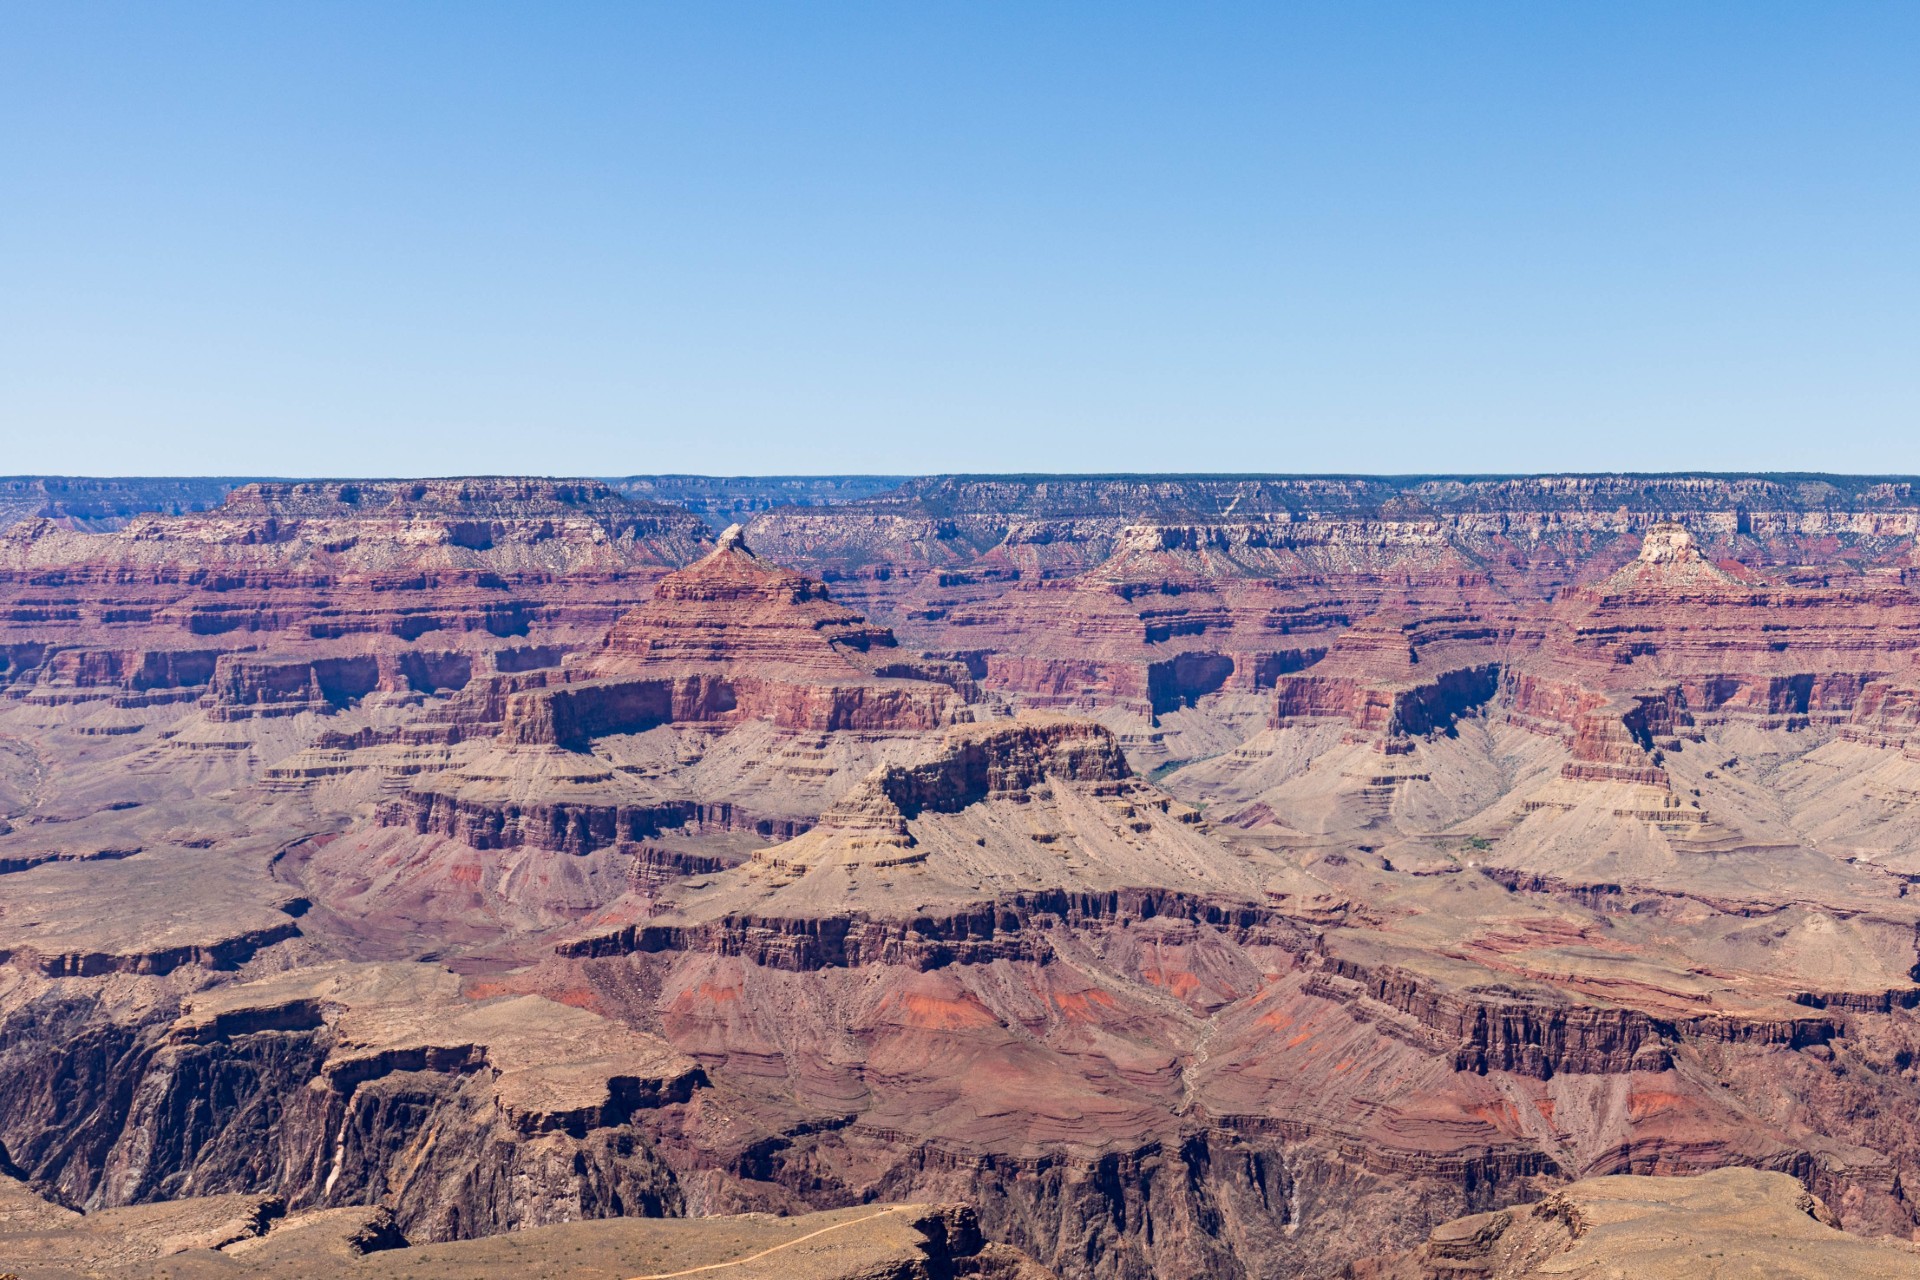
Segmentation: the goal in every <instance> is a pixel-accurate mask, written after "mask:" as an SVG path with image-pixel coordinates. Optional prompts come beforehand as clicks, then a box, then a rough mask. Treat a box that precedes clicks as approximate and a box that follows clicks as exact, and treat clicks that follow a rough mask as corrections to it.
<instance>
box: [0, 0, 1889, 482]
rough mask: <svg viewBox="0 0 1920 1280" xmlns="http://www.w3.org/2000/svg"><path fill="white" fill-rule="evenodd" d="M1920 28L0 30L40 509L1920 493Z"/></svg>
mask: <svg viewBox="0 0 1920 1280" xmlns="http://www.w3.org/2000/svg"><path fill="white" fill-rule="evenodd" d="M1917 67H1920V5H1915V4H1911V3H1902V4H1871V3H1862V4H1815V3H1793V4H1782V3H1766V2H1764V0H1746V2H1743V3H1727V4H1716V3H1706V2H1695V3H1685V4H1673V3H1658V4H1642V3H1633V2H1630V0H1629V2H1610V3H1578V2H1574V3H1554V4H1538V3H1515V4H1472V3H1446V4H1440V3H1420V4H1367V3H1338V4H1335V3H1328V4H1278V3H1262V4H1244V5H1243V4H1205V3H1183V4H1164V5H1141V4H1125V3H1103V4H1073V3H1049V4H1044V5H1032V4H1011V3H1005V4H1003V3H970V4H957V3H956V4H941V3H926V4H920V3H911V4H905V3H896V4H887V5H880V4H874V5H860V4H834V3H818V4H815V3H808V4H784V5H740V4H730V3H699V4H684V3H681V4H672V5H643V4H626V3H621V4H593V3H571V4H550V3H541V4H535V3H528V4H515V5H504V4H487V3H475V2H470V0H466V2H462V3H425V2H417V3H408V4H403V5H389V4H364V5H362V4H349V3H325V4H313V3H304V4H275V3H262V2H257V0H254V2H248V3H233V4H223V3H181V4H151V3H142V4H126V5H122V4H104V3H75V2H73V0H58V2H54V3H43V2H41V0H14V2H13V3H9V4H7V5H5V6H0V472H5V473H21V472H64V473H84V474H132V473H140V474H205V473H226V474H329V475H377V474H446V473H472V472H543V473H557V474H598V475H609V474H624V473H632V472H651V471H701V472H715V473H740V472H848V471H877V472H922V471H1035V470H1081V471H1089V470H1097V471H1114V470H1168V471H1203V470H1204V471H1249V470H1251V471H1317V470H1338V471H1367V472H1412V471H1422V472H1444V471H1477V472H1486V471H1533V470H1560V469H1581V470H1597V469H1634V470H1672V469H1684V468H1712V469H1718V470H1735V469H1801V470H1836V471H1874V472H1920V72H1916V68H1917Z"/></svg>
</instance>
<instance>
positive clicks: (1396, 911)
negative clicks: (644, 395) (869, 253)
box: [0, 476, 1920, 1280]
mask: <svg viewBox="0 0 1920 1280" xmlns="http://www.w3.org/2000/svg"><path fill="white" fill-rule="evenodd" d="M1913 484H1914V482H1913V481H1912V480H1909V479H1905V478H1886V479H1850V478H1845V477H1766V476H1751V477H1727V476H1680V477H1668V476H1654V477H1636V476H1583V477H1532V478H1512V479H1485V478H1457V479H1450V478H1444V477H1441V478H1421V479H1413V480H1375V479H1367V478H1321V479H1315V478H1285V477H1198V478H1195V477H1150V476H1147V477H1128V476H1111V477H998V478H995V477H984V478H982V477H934V478H926V479H911V480H905V481H901V482H899V483H891V482H884V481H881V480H876V479H873V478H861V477H818V478H807V479H805V480H797V479H780V478H773V479H760V480H743V481H726V480H714V479H706V478H700V477H628V478H626V479H624V480H620V481H613V482H604V481H591V480H525V479H513V478H470V479H450V480H422V481H409V480H396V481H325V482H322V481H299V482H242V481H237V480H232V481H222V480H205V481H77V480H76V481H65V480H58V479H48V478H31V479H22V480H15V481H0V521H7V522H10V523H7V524H6V526H5V528H4V529H0V1066H3V1067H4V1069H5V1072H6V1079H7V1081H8V1083H9V1088H8V1089H7V1090H5V1091H0V1144H4V1158H0V1262H3V1263H4V1265H6V1266H15V1269H16V1270H20V1271H21V1273H22V1274H23V1275H28V1274H46V1275H49V1276H54V1275H59V1276H78V1275H100V1276H125V1277H129V1278H131V1277H134V1276H158V1275H161V1274H168V1275H176V1276H183V1277H184V1276H187V1275H208V1276H216V1275H228V1274H232V1275H247V1274H258V1275H296V1274H311V1273H312V1272H313V1270H314V1269H315V1268H316V1267H320V1268H326V1269H330V1270H334V1271H338V1272H339V1273H340V1274H348V1275H352V1274H365V1275H368V1276H376V1275H390V1274H417V1275H420V1276H423V1277H424V1276H430V1275H443V1274H444V1275H448V1276H452V1275H456V1274H457V1275H462V1276H465V1275H472V1274H476V1273H478V1274H486V1273H488V1272H490V1271H491V1272H497V1273H498V1274H503V1275H505V1274H524V1273H530V1271H540V1270H541V1269H542V1268H549V1269H550V1268H553V1267H557V1266H559V1265H562V1264H563V1263H564V1264H565V1265H574V1264H576V1263H578V1264H579V1265H583V1266H593V1267H599V1268H602V1271H596V1272H594V1273H593V1274H607V1275H613V1276H623V1277H624V1276H637V1275H644V1274H664V1273H670V1272H674V1271H679V1270H686V1269H688V1268H697V1267H713V1266H716V1265H718V1266H719V1269H717V1270H712V1271H707V1272H699V1273H698V1274H711V1275H716V1276H727V1275H738V1276H750V1275H762V1274H764V1275H769V1276H772V1275H799V1276H817V1277H819V1278H820V1280H828V1278H829V1277H838V1276H848V1277H852V1276H863V1277H864V1276H868V1275H874V1274H887V1275H908V1276H921V1277H927V1278H928V1280H932V1278H934V1277H945V1276H961V1275H970V1276H983V1277H984V1276H1003V1277H1025V1278H1027V1280H1033V1278H1035V1277H1038V1276H1042V1275H1045V1274H1056V1275H1059V1276H1062V1277H1072V1278H1076V1280H1078V1278H1088V1280H1091V1278H1094V1277H1098V1278H1100V1280H1144V1278H1145V1277H1154V1276H1158V1277H1186V1276H1194V1275H1208V1276H1224V1277H1255V1276H1263V1277H1264V1276H1293V1275H1307V1276H1337V1275H1342V1274H1353V1275H1358V1276H1375V1277H1385V1276H1393V1277H1396V1278H1400V1277H1415V1276H1423V1277H1424V1276H1440V1275H1445V1276H1468V1275H1481V1276H1487V1277H1494V1278H1502V1280H1503V1278H1506V1277H1517V1276H1522V1275H1534V1274H1542V1275H1595V1276H1598V1275H1607V1274H1613V1273H1615V1272H1621V1273H1623V1274H1636V1275H1649V1276H1654V1275H1661V1274H1667V1273H1669V1272H1672V1273H1674V1274H1678V1272H1677V1271H1676V1270H1675V1268H1676V1267H1679V1266H1684V1265H1687V1264H1686V1262H1685V1261H1684V1260H1685V1259H1686V1258H1689V1257H1691V1256H1693V1255H1694V1254H1695V1253H1699V1252H1702V1251H1705V1250H1709V1249H1717V1250H1719V1251H1720V1252H1721V1253H1722V1254H1723V1256H1724V1258H1725V1259H1726V1260H1727V1261H1726V1265H1725V1266H1724V1267H1723V1268H1722V1270H1723V1271H1724V1272H1725V1273H1726V1274H1729V1275H1732V1274H1761V1273H1762V1272H1760V1271H1758V1270H1755V1269H1754V1268H1758V1267H1761V1266H1763V1265H1766V1266H1772V1265H1778V1266H1782V1267H1788V1268H1791V1267H1800V1268H1801V1269H1800V1270H1798V1271H1794V1270H1791V1269H1789V1270H1786V1271H1783V1272H1779V1273H1780V1274H1789V1275H1796V1274H1805V1275H1828V1274H1831V1275H1843V1276H1851V1275H1860V1276H1881V1275H1888V1276H1893V1275H1908V1274H1920V1271H1916V1268H1915V1265H1914V1264H1915V1261H1916V1258H1917V1257H1920V1255H1915V1254H1914V1253H1913V1252H1912V1250H1911V1249H1909V1248H1907V1247H1906V1246H1905V1245H1904V1244H1902V1243H1901V1242H1902V1241H1905V1240H1908V1239H1910V1238H1911V1237H1913V1235H1914V1234H1915V1231H1916V1228H1920V1207H1916V1205H1915V1203H1914V1201H1913V1200H1912V1199H1910V1197H1911V1195H1912V1192H1911V1190H1910V1188H1912V1187H1913V1186H1915V1185H1920V1122H1917V1121H1916V1120H1915V1118H1914V1117H1915V1116H1920V1026H1917V1025H1916V1021H1915V1014H1914V1010H1915V1008H1916V1007H1920V976H1917V974H1920V950H1917V949H1916V942H1917V940H1920V906H1916V905H1915V899H1914V898H1913V897H1912V896H1910V895H1911V885H1912V884H1913V882H1914V881H1915V879H1916V877H1920V597H1917V596H1916V588H1917V587H1920V550H1917V544H1916V540H1915V539H1916V532H1917V531H1920V501H1916V498H1915V493H1914V489H1913ZM661 498H665V499H672V500H680V501H684V503H685V504H686V505H685V506H684V507H681V506H674V505H670V503H668V502H661V501H657V500H656V499H661ZM790 501H791V502H805V503H809V504H811V505H781V503H783V502H790ZM196 508H199V509H196ZM740 518H745V524H744V526H741V525H732V527H729V528H727V529H725V530H724V531H722V532H718V533H717V534H716V532H715V526H717V525H721V524H727V523H730V522H731V521H732V520H736V519H740ZM1647 1175H1656V1176H1651V1177H1649V1176H1647ZM1674 1175H1687V1176H1685V1177H1676V1176H1674ZM1695 1175H1697V1176H1695ZM1761 1238H1765V1239H1766V1240H1769V1241H1777V1242H1779V1243H1777V1244H1769V1245H1766V1246H1764V1247H1759V1248H1757V1249H1756V1247H1755V1246H1754V1245H1753V1241H1755V1240H1757V1239H1761ZM9 1251H11V1252H9ZM15 1255H17V1256H19V1257H20V1258H21V1259H23V1260H25V1261H26V1263H27V1265H25V1266H17V1265H16V1264H15V1263H14V1262H13V1260H12V1259H13V1257H14V1256H15ZM321 1259H324V1260H325V1261H324V1262H323V1261H319V1260H321ZM555 1259H558V1260H559V1261H558V1262H556V1261H554V1260H555ZM33 1267H40V1268H42V1270H41V1271H34V1270H32V1268H33ZM1741 1267H1747V1268H1748V1270H1747V1271H1741V1270H1740V1269H1739V1268H1741ZM1609 1268H1611V1269H1612V1270H1609ZM1663 1268H1665V1270H1663ZM582 1274H585V1272H583V1273H582ZM1769 1274H1770V1273H1769Z"/></svg>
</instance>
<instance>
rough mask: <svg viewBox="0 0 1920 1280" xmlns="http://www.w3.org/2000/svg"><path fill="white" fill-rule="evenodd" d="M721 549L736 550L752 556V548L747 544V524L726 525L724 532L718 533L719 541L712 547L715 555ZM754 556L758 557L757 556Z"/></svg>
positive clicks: (721, 550)
mask: <svg viewBox="0 0 1920 1280" xmlns="http://www.w3.org/2000/svg"><path fill="white" fill-rule="evenodd" d="M723 551H737V552H739V553H740V554H741V555H744V556H753V548H752V547H749V546H748V545H747V526H745V525H743V524H730V525H728V526H727V529H726V532H725V533H722V534H721V535H720V541H718V542H717V543H715V544H714V547H713V553H714V554H715V555H719V554H720V553H721V552H723ZM754 558H755V559H758V557H757V556H755V557H754Z"/></svg>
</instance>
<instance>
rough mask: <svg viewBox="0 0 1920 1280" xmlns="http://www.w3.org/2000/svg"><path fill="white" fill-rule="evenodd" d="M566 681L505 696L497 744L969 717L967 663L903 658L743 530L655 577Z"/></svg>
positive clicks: (882, 631)
mask: <svg viewBox="0 0 1920 1280" xmlns="http://www.w3.org/2000/svg"><path fill="white" fill-rule="evenodd" d="M571 676H572V678H571V679H570V680H569V681H568V682H567V683H565V684H562V685H560V686H558V687H555V688H549V689H540V690H534V691H530V692H527V693H523V694H517V695H515V696H513V697H512V698H510V699H509V700H508V703H507V711H506V723H505V726H504V728H503V730H502V736H503V737H504V738H505V739H506V740H507V741H508V742H509V743H513V744H519V745H557V746H563V747H570V748H574V749H581V748H583V747H584V746H585V744H586V743H588V742H590V741H591V740H592V739H593V738H596V737H604V736H607V735H609V734H619V733H633V732H639V731H641V730H644V729H648V728H652V727H654V726H656V725H660V724H671V723H688V722H700V723H717V724H732V723H738V722H741V721H745V720H756V719H764V720H769V721H772V722H773V723H774V724H776V725H778V726H780V727H781V728H784V729H792V730H809V731H832V730H861V731H873V732H901V731H919V730H926V729H936V728H939V727H941V726H942V725H948V724H953V723H956V722H959V721H963V720H966V719H970V718H971V713H970V712H969V711H968V710H967V709H966V701H967V698H968V696H969V694H970V693H971V690H972V686H971V683H970V681H968V679H967V677H966V674H965V671H964V669H963V668H960V667H959V666H958V665H957V664H953V663H946V662H940V661H937V660H929V659H919V658H916V657H913V656H911V655H905V654H900V653H899V652H898V648H897V645H896V643H895V641H894V638H893V633H892V632H891V631H889V630H887V629H886V628H884V627H876V626H873V625H871V624H869V623H868V622H867V621H866V619H864V618H862V617H861V616H860V615H859V614H857V613H855V612H853V611H852V610H850V609H847V608H845V607H844V606H842V605H839V604H837V603H835V602H834V601H833V599H832V598H831V597H830V596H829V595H828V594H827V589H826V586H825V584H824V583H821V582H820V581H818V580H817V579H813V578H809V577H807V576H806V575H804V574H801V573H796V572H794V571H793V570H790V569H784V568H780V567H778V566H775V565H770V564H767V563H765V562H763V561H762V560H760V559H759V558H758V557H757V556H755V555H754V554H753V552H752V550H751V549H750V548H748V546H747V545H746V539H745V538H744V537H743V536H742V534H741V531H740V529H739V527H738V526H735V527H733V528H731V529H729V530H727V532H726V533H725V534H723V535H722V536H721V539H720V544H719V545H718V546H717V547H715V549H714V550H713V551H712V552H711V553H710V554H708V555H707V556H706V557H705V558H703V559H701V560H700V561H698V562H696V563H694V564H691V565H689V566H687V567H686V568H685V569H681V570H679V571H677V572H675V573H671V574H668V575H667V576H666V577H665V578H663V579H662V580H661V581H660V583H659V584H658V586H657V588H656V590H655V592H654V596H653V599H652V600H650V601H648V602H647V603H646V604H644V605H641V606H640V607H639V608H637V609H634V610H633V611H631V612H630V613H628V614H626V615H625V616H624V617H622V618H621V619H620V620H619V621H618V622H617V623H615V624H614V627H613V629H612V630H611V631H610V632H609V633H608V635H607V639H606V642H605V643H604V644H603V645H602V646H601V647H600V648H599V649H598V650H597V651H595V652H594V653H593V654H591V655H590V656H589V657H588V658H587V659H586V660H585V661H584V662H583V663H582V664H581V665H580V667H579V668H577V669H576V670H575V671H573V672H572V673H571Z"/></svg>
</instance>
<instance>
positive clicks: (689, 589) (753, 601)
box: [590, 525, 895, 679]
mask: <svg viewBox="0 0 1920 1280" xmlns="http://www.w3.org/2000/svg"><path fill="white" fill-rule="evenodd" d="M894 648H895V644H894V638H893V633H892V632H891V631H888V630H887V629H886V628H885V627H876V626H873V625H871V624H870V623H868V622H867V620H866V619H865V618H863V617H861V616H860V615H859V614H857V613H855V612H854V611H853V610H851V609H848V608H846V607H845V606H844V605H840V604H836V603H835V602H834V601H833V600H832V598H830V597H829V596H828V594H827V587H826V584H825V583H823V582H820V581H818V580H817V579H814V578H809V577H807V576H806V575H805V574H802V573H796V572H794V571H793V570H791V569H783V568H780V567H779V566H777V565H770V564H768V563H766V562H765V561H763V560H761V559H760V558H759V557H757V556H755V555H754V554H753V552H752V551H751V550H749V549H748V547H747V542H746V538H745V536H744V535H743V533H742V531H741V529H740V526H739V525H734V526H733V527H732V528H730V529H728V530H727V531H726V532H725V533H724V534H722V535H720V543H719V545H718V546H717V547H715V548H714V550H713V552H712V553H711V554H710V555H708V556H707V557H706V558H705V559H702V560H700V561H698V562H697V563H695V564H691V565H689V566H687V567H686V568H685V569H682V570H680V571H679V572H677V573H672V574H669V575H667V577H665V578H664V579H662V580H661V582H660V583H659V585H658V586H657V587H655V588H654V594H653V599H652V600H651V601H649V602H648V603H646V604H644V605H642V606H640V607H639V608H637V609H634V610H632V611H631V612H629V613H628V614H627V615H626V616H625V617H623V618H621V619H620V621H619V622H618V623H616V624H615V626H614V628H613V631H612V632H611V634H609V635H608V637H607V643H606V646H605V648H604V649H602V650H601V652H600V653H599V654H597V655H596V656H595V658H594V659H593V661H592V662H591V664H590V666H591V669H592V670H593V671H594V672H595V673H596V674H600V675H606V676H617V675H628V674H632V673H634V672H637V671H641V670H648V669H651V670H654V671H662V670H664V669H665V668H667V667H679V668H683V669H687V670H696V669H706V668H711V667H716V666H722V667H727V668H733V669H739V668H752V670H753V672H754V674H756V675H760V676H763V677H764V676H770V675H773V674H776V673H779V674H782V675H785V676H789V677H795V678H798V677H800V676H802V675H810V676H819V677H823V678H828V679H839V678H851V679H862V678H866V677H870V676H872V674H873V672H874V670H875V669H876V665H877V664H876V663H875V662H874V661H873V659H874V658H877V657H882V656H887V651H888V650H893V649H894Z"/></svg>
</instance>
